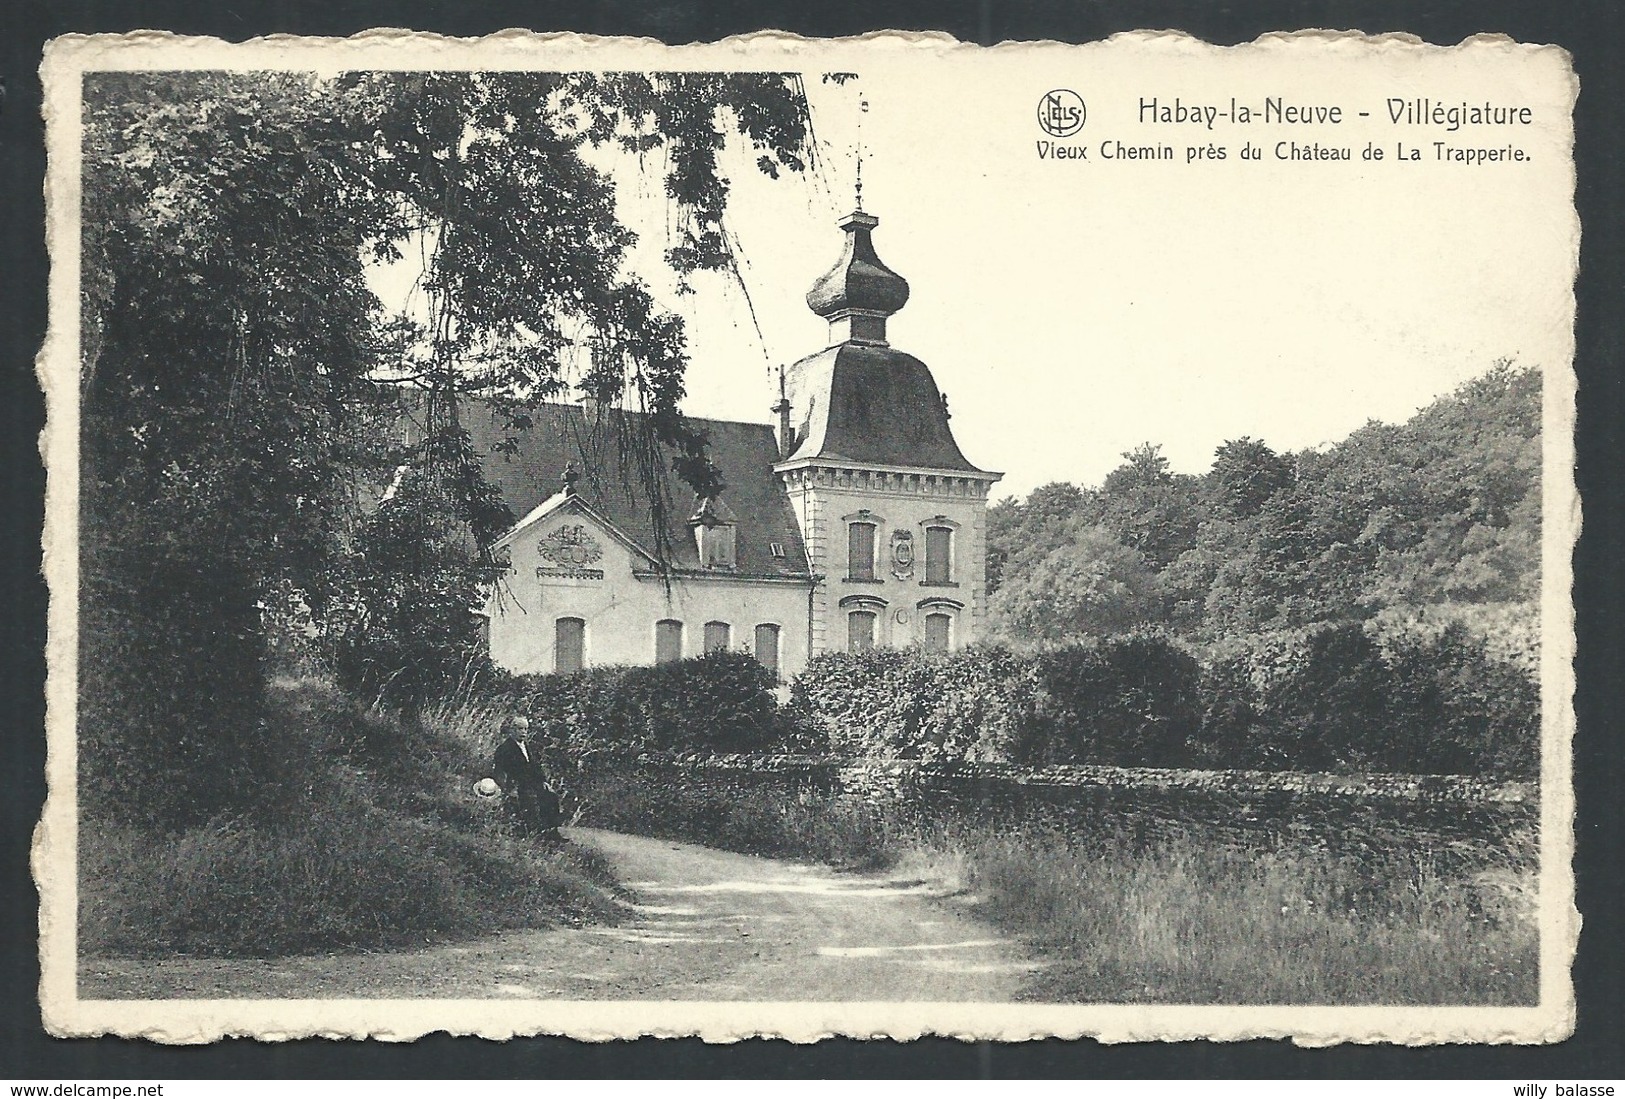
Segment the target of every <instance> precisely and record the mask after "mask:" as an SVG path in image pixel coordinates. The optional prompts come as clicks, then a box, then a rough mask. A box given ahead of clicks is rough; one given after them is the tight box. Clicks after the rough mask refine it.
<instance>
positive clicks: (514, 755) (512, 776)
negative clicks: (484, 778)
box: [491, 714, 563, 839]
mask: <svg viewBox="0 0 1625 1099" xmlns="http://www.w3.org/2000/svg"><path fill="white" fill-rule="evenodd" d="M502 732H503V739H502V743H501V744H499V745H497V750H496V755H495V757H494V758H493V759H492V761H491V769H492V771H493V772H494V773H495V775H496V779H497V781H498V782H500V783H501V784H502V789H503V791H504V793H505V794H506V795H507V801H508V804H509V806H510V807H511V810H512V812H513V813H514V816H515V817H516V819H517V820H518V822H519V828H520V831H522V832H525V833H530V834H534V835H539V836H542V837H543V838H545V839H558V838H559V825H560V824H561V823H563V813H562V809H561V806H560V803H559V795H558V792H557V791H555V790H554V789H553V784H552V783H551V782H550V781H549V779H548V774H547V769H546V767H545V766H544V765H543V763H542V759H541V753H540V752H538V751H535V750H534V749H533V748H532V747H531V745H530V743H529V740H530V721H529V720H528V719H527V718H525V717H524V716H523V715H521V714H512V715H510V716H509V717H507V718H505V719H503V722H502Z"/></svg>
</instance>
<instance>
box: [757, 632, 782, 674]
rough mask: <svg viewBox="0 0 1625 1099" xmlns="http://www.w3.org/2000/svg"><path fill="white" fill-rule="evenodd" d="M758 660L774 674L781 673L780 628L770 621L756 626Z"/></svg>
mask: <svg viewBox="0 0 1625 1099" xmlns="http://www.w3.org/2000/svg"><path fill="white" fill-rule="evenodd" d="M756 662H757V663H758V664H760V665H761V666H762V667H764V668H766V669H767V670H768V671H770V672H772V673H773V674H774V675H777V674H778V673H779V628H778V627H777V626H775V625H773V624H772V623H770V622H764V623H762V624H761V625H760V626H757V627H756Z"/></svg>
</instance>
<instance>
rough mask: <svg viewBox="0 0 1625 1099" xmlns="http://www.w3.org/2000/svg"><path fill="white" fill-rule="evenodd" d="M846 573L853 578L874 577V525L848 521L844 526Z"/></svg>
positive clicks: (865, 578)
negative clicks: (845, 526)
mask: <svg viewBox="0 0 1625 1099" xmlns="http://www.w3.org/2000/svg"><path fill="white" fill-rule="evenodd" d="M846 575H847V576H848V577H850V578H851V579H853V580H873V579H874V578H875V525H874V524H873V523H850V524H848V525H847V528H846Z"/></svg>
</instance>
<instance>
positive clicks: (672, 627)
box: [655, 618, 683, 664]
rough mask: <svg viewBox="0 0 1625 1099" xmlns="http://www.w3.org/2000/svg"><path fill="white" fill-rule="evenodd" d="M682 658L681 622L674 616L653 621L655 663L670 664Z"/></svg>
mask: <svg viewBox="0 0 1625 1099" xmlns="http://www.w3.org/2000/svg"><path fill="white" fill-rule="evenodd" d="M681 659H683V624H682V623H681V622H679V621H678V620H677V619H675V618H662V619H661V620H660V621H659V622H656V623H655V663H656V664H670V663H671V662H672V661H674V660H681Z"/></svg>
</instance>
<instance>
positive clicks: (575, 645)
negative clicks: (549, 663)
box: [553, 618, 587, 675]
mask: <svg viewBox="0 0 1625 1099" xmlns="http://www.w3.org/2000/svg"><path fill="white" fill-rule="evenodd" d="M586 662H587V622H586V620H585V619H581V618H560V619H558V620H556V621H555V622H554V623H553V670H554V671H555V672H558V673H559V674H560V675H567V674H569V673H570V672H579V671H580V670H581V669H582V667H583V666H584V665H585V664H586Z"/></svg>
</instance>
